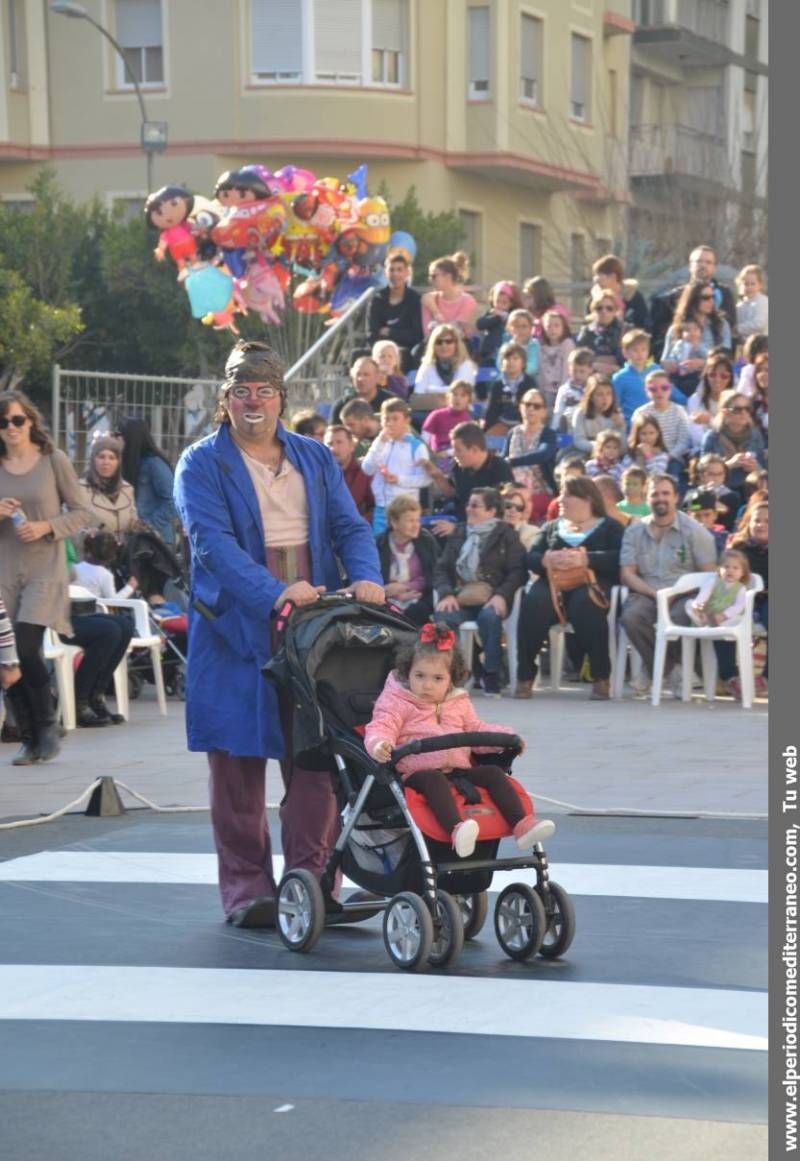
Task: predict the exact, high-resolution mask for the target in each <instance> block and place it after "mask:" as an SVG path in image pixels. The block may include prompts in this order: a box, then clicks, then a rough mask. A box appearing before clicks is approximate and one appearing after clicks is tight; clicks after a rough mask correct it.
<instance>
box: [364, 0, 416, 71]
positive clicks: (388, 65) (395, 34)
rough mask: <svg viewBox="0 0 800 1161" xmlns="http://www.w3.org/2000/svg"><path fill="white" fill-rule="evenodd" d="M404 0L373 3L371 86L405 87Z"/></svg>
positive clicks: (379, 0) (384, 0) (406, 21)
mask: <svg viewBox="0 0 800 1161" xmlns="http://www.w3.org/2000/svg"><path fill="white" fill-rule="evenodd" d="M407 28H408V3H407V0H372V83H373V84H374V85H405V84H407V83H408V81H407V74H406V56H407V53H408V49H407V31H406V30H407Z"/></svg>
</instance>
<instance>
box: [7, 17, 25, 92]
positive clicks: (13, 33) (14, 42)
mask: <svg viewBox="0 0 800 1161" xmlns="http://www.w3.org/2000/svg"><path fill="white" fill-rule="evenodd" d="M8 64H9V70H8V71H9V78H8V81H9V85H10V86H11V88H12V89H21V88H23V87H24V85H25V4H24V0H8Z"/></svg>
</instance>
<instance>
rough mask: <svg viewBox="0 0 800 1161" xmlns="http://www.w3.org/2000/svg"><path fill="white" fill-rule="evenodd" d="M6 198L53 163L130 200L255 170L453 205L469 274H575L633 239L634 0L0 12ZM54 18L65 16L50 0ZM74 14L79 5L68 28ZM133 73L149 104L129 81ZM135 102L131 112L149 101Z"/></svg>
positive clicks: (164, 4) (110, 195) (72, 184)
mask: <svg viewBox="0 0 800 1161" xmlns="http://www.w3.org/2000/svg"><path fill="white" fill-rule="evenodd" d="M0 6H1V7H2V28H1V29H0V50H1V51H0V67H1V68H2V80H1V83H0V197H2V198H3V199H5V200H11V201H16V200H22V199H24V197H25V196H26V195H25V188H26V185H27V184H28V183H29V182H30V180H31V177H32V176H33V174H34V173H35V172H36V169H37V167H38V166H39V165H41V164H42V162H46V161H49V162H51V163H54V164H55V166H56V168H57V171H58V174H59V177H60V180H61V182H62V183H63V185H64V186H65V187H66V189H67V190H68V191H69V192H70V193H71V194H72V195H73V196H75V197H77V198H85V197H89V196H91V195H94V194H95V193H98V194H99V195H100V196H101V197H103V198H105V199H107V200H108V201H109V202H122V203H125V204H127V205H128V206H129V207H130V208H131V209H133V207H135V206H138V205H140V204H141V200H142V198H143V197H144V195H145V194H146V192H147V185H148V179H147V168H146V164H145V156H144V154H143V152H142V148H141V145H140V134H141V131H142V122H143V121H146V123H147V124H146V127H145V132H146V134H147V135H148V139H149V140H151V141H152V142H153V143H154V144H156V145H158V144H159V143H161V144H163V139H164V135H165V134H166V140H167V147H166V149H165V150H163V151H161V152H154V153H153V155H152V183H153V186H154V187H158V186H161V185H164V184H166V183H168V182H170V183H172V182H179V183H184V184H186V185H188V186H189V187H190V188H191V189H193V190H195V191H197V192H200V193H206V194H208V193H210V191H211V190H212V189H213V186H214V182H215V179H216V177H217V175H218V174H219V173H220V172H221V171H223V170H225V169H229V168H231V167H235V166H238V165H241V164H244V163H245V162H260V163H262V164H264V165H267V166H269V167H271V168H278V167H280V166H281V165H283V164H286V163H288V162H292V163H294V164H296V165H301V166H306V167H308V168H310V169H313V170H315V171H316V172H317V173H319V174H325V173H328V172H330V173H332V174H344V173H347V172H349V171H350V170H351V169H353V168H354V167H355V166H357V165H358V164H360V163H361V162H367V163H368V164H369V167H370V186H371V187H372V188H373V189H376V188H377V187H378V186H379V184H380V183H381V182H383V181H385V182H386V184H387V185H388V187H389V189H390V190H391V191H392V193H393V195H394V196H395V197H396V199H397V200H400V199H401V198H402V197H403V195H404V194H405V192H406V191H407V190H408V188H409V187H410V186H412V185H413V186H415V187H416V190H417V194H418V196H419V199H420V202H421V204H422V206H423V207H424V208H425V209H427V210H432V211H441V210H451V209H452V210H456V211H457V212H458V214H459V215H460V216H461V219H462V222H463V225H464V230H465V237H466V239H467V242H466V248H467V249H468V250H469V251H470V252H471V254H472V256H473V258H474V263H475V275H476V279H477V280H478V281H481V282H483V283H484V284H490V283H491V282H493V281H494V280H496V279H498V278H500V277H504V276H505V277H508V276H509V275H511V276H516V277H519V278H525V277H528V276H530V275H532V274H536V273H545V274H547V275H548V276H550V277H552V278H555V279H559V280H570V279H571V278H572V277H580V278H583V277H585V275H586V269H587V264H588V263H590V262H591V260H592V259H593V258H594V257H595V255H596V254H597V253H599V252H604V251H606V250H607V249H608V248H610V247H611V246H613V245H614V244H616V243H617V242H618V240H619V239H620V238H621V237H622V236H623V226H624V215H625V213H626V209H627V199H628V175H627V164H628V108H629V94H628V86H629V76H630V51H631V48H630V46H631V34H632V33H633V30H634V25H633V23H632V21H631V0H488V2H484V3H475V2H473V0H213V2H212V0H85V2H84V4H83V5H76V4H71V5H69V4H67V5H65V4H63V3H62V4H61V8H62V9H63V8H65V7H66V8H72V9H73V10H75V9H76V8H77V10H78V12H77V15H80V12H81V11H83V12H84V13H85V14H86V15H88V17H90V18H91V20H92V21H94V22H96V24H99V25H100V26H101V27H102V28H103V29H105V30H106V31H107V32H108V33H109V34H110V35H111V36H112V37H114V38H115V39H116V41H117V42H118V44H119V45H120V47H121V48H122V50H124V54H125V61H126V62H127V63H125V62H124V61H123V59H121V57H120V55H119V53H118V52H117V51H116V50H115V49H114V47H113V45H112V44H111V43H110V42H109V41H108V39H106V38H105V37H104V36H103V35H101V33H100V32H99V31H98V29H97V28H96V27H93V26H92V24H91V23H90V22H89V21H87V19H81V18H77V19H68V18H67V17H66V16H65V15H64V14H63V13H62V14H58V13H56V12H54V11H53V10H52V8H51V6H50V4H49V3H47V2H46V0H0ZM55 7H58V5H57V4H56V5H55ZM74 15H76V13H75V12H74V11H73V16H74ZM133 76H135V77H136V79H137V81H138V82H139V93H138V94H137V92H136V89H135V87H134V85H133V83H132V77H133ZM140 98H141V101H140Z"/></svg>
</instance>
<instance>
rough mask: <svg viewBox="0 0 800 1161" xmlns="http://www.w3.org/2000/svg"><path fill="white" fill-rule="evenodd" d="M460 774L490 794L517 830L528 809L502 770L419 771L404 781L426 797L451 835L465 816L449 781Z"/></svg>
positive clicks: (492, 767)
mask: <svg viewBox="0 0 800 1161" xmlns="http://www.w3.org/2000/svg"><path fill="white" fill-rule="evenodd" d="M455 774H458V775H459V776H460V777H461V778H468V779H469V781H470V782H474V783H475V785H476V786H483V787H484V788H485V789H486V790H488V791H489V797H490V798H491V800H492V802H493V803H494V804H495V806H496V807H497V809H498V810H499V811H500V813H501V814H502V816H503V818H504V819H505V820H506V822H507V823H508V825H509V826H516V825H517V823H518V822H521V821H522V819H523V818H524V817H525V809H524V807H523V805H522V802H521V801H520V798H519V795H518V794H517V792H516V790H515V789H514V787H513V786H512V785H511V783H510V782H509V780H508V775H507V774H506V772H505V770H501V769H500V767H499V766H470V767H469V769H467V770H451V771H450V775H447V774H445V773H444V772H443V771H442V770H416V771H415V772H414V773H413V774H409V776H408V778H406V779H405V780H404V781H405V783H406V785H407V786H410V787H411V789H412V790H418V791H419V792H420V794H422V795H424V797H425V799H426V801H427V803H428V805H429V806H430V808H431V810H432V811H433V813H434V815H435V816H436V821H437V822H438V823H439V824H440V826H442V827H443V828H444V829H445V830H446V831H447V833H448V834H450V832H451V831H452V829H453V827H454V826H458V824H459V823H460V822H461V821H462V816H461V814H460V813H459V809H458V807H457V806H456V802H455V799H454V798H453V795H452V794H451V793H450V777H451V776H452V775H455Z"/></svg>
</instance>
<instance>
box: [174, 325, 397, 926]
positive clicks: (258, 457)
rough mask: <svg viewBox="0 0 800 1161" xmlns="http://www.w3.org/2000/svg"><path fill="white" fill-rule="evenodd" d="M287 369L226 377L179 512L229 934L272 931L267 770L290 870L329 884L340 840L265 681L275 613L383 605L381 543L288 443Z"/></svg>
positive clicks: (200, 746)
mask: <svg viewBox="0 0 800 1161" xmlns="http://www.w3.org/2000/svg"><path fill="white" fill-rule="evenodd" d="M285 403H286V392H285V388H284V383H283V365H282V364H281V362H280V360H279V359H278V357H277V355H276V354H275V352H274V351H273V350H272V349H271V348H270V347H268V346H266V344H264V343H255V342H239V343H237V344H236V346H235V347H234V349H233V351H232V352H231V355H230V357H229V358H228V361H227V363H226V366H225V382H224V383H223V385H222V387H221V389H220V396H219V402H218V407H217V414H216V416H215V420H216V422H217V423H218V424H219V426H218V429H217V431H216V432H215V433H214V434H213V435H209V436H207V437H206V438H205V439H202V440H200V441H199V442H198V443H196V444H194V445H193V446H192V447H190V448H187V450H186V451H185V452H184V453H183V455H182V456H181V459H180V462H179V464H178V468H177V471H176V474H175V502H176V504H177V507H178V510H179V512H180V515H181V519H182V522H183V525H184V528H185V529H186V532H187V534H188V537H189V543H190V546H191V553H192V601H191V611H190V622H189V672H188V682H187V694H186V714H187V729H188V741H189V749H190V750H199V751H204V752H205V753H206V754H207V755H208V762H209V767H210V770H211V776H210V783H209V788H210V800H211V821H212V825H213V828H214V840H215V843H216V847H217V855H218V863H219V882H220V892H221V895H222V903H223V907H224V909H225V913H226V915H227V917H228V920H229V922H231V923H234V924H235V925H236V926H247V927H262V926H270V925H271V924H272V923H273V922H274V899H275V894H276V890H275V880H274V878H273V874H272V851H271V846H270V839H269V831H268V828H267V823H266V812H265V772H266V760H267V759H268V758H278V759H280V760H281V773H282V775H283V781H284V784H285V787H286V796H285V799H284V802H283V805H282V807H281V824H282V841H283V851H284V857H285V859H286V867H287V869H288V868H290V867H307V868H308V869H309V870H311V871H313V872H314V873H315V874H317V875H319V874H320V873H321V872H322V870H323V868H324V866H325V863H326V862H327V858H328V854H329V851H330V848H331V846H332V845H333V842H334V841H335V835H336V832H337V827H338V817H337V811H336V801H335V798H334V795H333V790H332V787H331V783H330V779H329V778H328V776H327V775H326V774H325V773H324V772H320V771H310V770H305V769H303V768H302V767H300V766H298V765H297V763H295V762H294V761H293V759H292V755H291V753H289V752H288V749H286V748H285V746H284V738H290V736H291V735H290V732H289V731H288V730H287V729H286V727H287V726H288V725H289V724H290V722H291V703H290V702H287V699H286V698H279V696H278V694H277V693H276V691H275V689H274V688H273V686H272V685H271V684H270V683H269V682H268V681H266V679H265V678H264V677H263V676H262V675H261V668H262V666H263V665H264V664H265V662H266V661H268V660H269V658H270V656H271V652H272V622H271V613H272V611H273V609H274V608H275V607H276V606H277V605H280V604H282V603H283V602H284V601H285V600H292V601H294V603H295V604H296V605H307V604H310V603H312V602H314V601H316V600H318V598H319V594H320V593H322V592H325V591H326V590H333V589H338V588H341V587H342V584H343V580H344V578H343V577H342V576H341V574H340V571H339V565H338V563H337V558H338V560H339V561H341V564H342V566H343V567H344V569H345V571H346V574H347V583H348V586H349V587H350V588H352V589H353V590H354V592H355V595H356V597H357V598H358V599H359V600H363V601H373V602H376V603H379V604H382V603H383V602H384V599H385V598H384V592H383V587H382V577H381V570H380V563H379V560H378V554H377V550H376V548H375V542H374V539H373V536H372V532H371V530H370V528H369V526H368V524H367V523H366V521H365V520H364V519H363V518H362V517H361V516H360V515H359V513H358V511H357V510H356V507H355V505H354V503H353V500H352V498H351V496H350V493H349V491H348V489H347V486H346V485H345V483H344V480H343V477H342V473H341V470H340V469H339V468H338V467H337V465H336V463H335V461H334V459H333V457H332V455H331V453H330V452H329V450H328V449H327V448H326V447H324V446H323V445H322V444H321V443H318V442H317V441H315V440H312V439H307V438H305V437H304V436H299V435H294V434H293V433H291V432H288V431H287V430H286V429H285V428H284V426H283V424H282V423H281V422H280V416H281V415H282V413H283V410H284V407H285Z"/></svg>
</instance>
